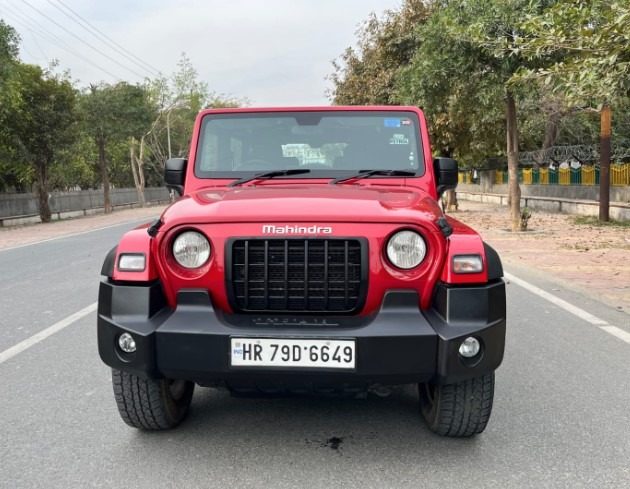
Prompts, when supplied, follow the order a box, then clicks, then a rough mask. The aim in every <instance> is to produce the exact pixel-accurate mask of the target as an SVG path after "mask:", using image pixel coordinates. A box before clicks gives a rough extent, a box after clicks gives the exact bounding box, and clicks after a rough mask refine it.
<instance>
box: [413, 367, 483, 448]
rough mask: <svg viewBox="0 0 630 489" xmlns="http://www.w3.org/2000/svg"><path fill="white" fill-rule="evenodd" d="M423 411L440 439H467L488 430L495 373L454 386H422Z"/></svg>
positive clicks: (421, 404) (421, 401) (432, 429)
mask: <svg viewBox="0 0 630 489" xmlns="http://www.w3.org/2000/svg"><path fill="white" fill-rule="evenodd" d="M418 390H419V394H420V409H421V412H422V415H423V417H424V419H425V420H426V422H427V424H428V425H429V429H431V431H433V432H434V433H437V434H438V435H443V436H454V437H466V436H472V435H476V434H477V433H481V432H483V430H485V429H486V426H487V424H488V420H489V419H490V413H491V412H492V401H493V399H494V372H492V373H490V374H486V375H480V376H479V377H474V378H472V379H468V380H464V381H463V382H457V383H453V384H444V385H436V384H430V383H426V384H419V385H418Z"/></svg>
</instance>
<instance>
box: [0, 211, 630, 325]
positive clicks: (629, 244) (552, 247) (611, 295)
mask: <svg viewBox="0 0 630 489" xmlns="http://www.w3.org/2000/svg"><path fill="white" fill-rule="evenodd" d="M163 208H164V206H155V207H147V208H144V209H142V208H137V209H127V210H121V211H116V212H114V213H113V214H108V215H103V214H100V215H95V216H88V217H82V218H78V219H68V220H64V221H55V222H52V223H49V224H34V225H28V226H22V227H16V228H1V229H0V249H5V248H11V247H14V246H20V245H24V244H28V243H33V242H37V241H42V240H47V239H53V238H58V237H62V236H65V235H69V234H75V233H81V232H85V231H90V230H93V229H98V228H102V227H106V226H112V225H115V224H119V223H124V222H130V228H131V227H132V225H133V224H131V223H132V222H133V221H138V220H141V219H146V220H147V221H148V220H149V219H150V218H152V217H154V216H157V215H159V214H160V213H161V211H162V209H163ZM451 215H452V216H453V217H454V218H456V219H458V220H460V221H462V222H464V223H466V224H468V225H469V226H471V227H472V228H473V229H475V230H477V231H478V232H479V233H481V235H482V236H483V238H484V240H485V241H487V242H488V243H489V244H490V245H491V246H493V247H494V248H495V249H496V250H497V251H498V252H499V254H500V255H501V259H502V260H503V262H504V263H505V264H506V265H511V266H513V267H516V268H519V267H526V268H527V269H528V270H530V271H532V270H534V271H537V272H538V273H540V274H542V275H543V276H545V278H547V279H549V280H552V281H554V282H556V283H559V284H562V285H563V286H565V287H567V288H569V289H573V290H578V291H580V292H582V293H585V294H586V295H588V296H589V297H592V298H595V299H598V300H601V301H602V302H605V303H607V304H609V305H611V306H612V307H615V308H616V309H618V310H620V311H624V312H626V313H628V314H630V227H613V226H595V225H592V224H577V223H576V216H567V215H562V214H548V213H544V212H542V211H534V213H533V216H532V218H531V219H530V221H529V227H530V229H531V230H532V232H529V233H522V234H517V235H514V234H512V233H510V232H508V231H506V230H507V229H508V228H509V214H508V209H507V207H505V206H499V205H494V204H483V203H477V202H471V201H460V210H459V211H456V212H453V213H452V214H451ZM577 219H578V222H580V219H579V218H577ZM583 220H584V219H583V218H582V221H583Z"/></svg>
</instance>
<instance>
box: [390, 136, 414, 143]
mask: <svg viewBox="0 0 630 489" xmlns="http://www.w3.org/2000/svg"><path fill="white" fill-rule="evenodd" d="M389 144H409V138H407V137H405V135H404V134H394V137H391V138H389Z"/></svg>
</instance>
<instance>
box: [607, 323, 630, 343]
mask: <svg viewBox="0 0 630 489" xmlns="http://www.w3.org/2000/svg"><path fill="white" fill-rule="evenodd" d="M600 329H601V330H602V331H606V333H609V334H611V335H613V336H616V337H617V338H619V339H620V340H622V341H625V342H626V343H628V344H630V333H628V332H627V331H624V330H623V329H620V328H618V327H617V326H600Z"/></svg>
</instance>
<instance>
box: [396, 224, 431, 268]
mask: <svg viewBox="0 0 630 489" xmlns="http://www.w3.org/2000/svg"><path fill="white" fill-rule="evenodd" d="M426 254H427V245H426V243H425V242H424V239H422V236H420V235H419V234H418V233H416V232H414V231H400V232H398V233H396V234H394V235H393V236H392V237H391V238H389V241H388V242H387V258H389V261H391V262H392V264H393V265H394V266H396V267H398V268H402V269H404V270H409V269H410V268H414V267H417V266H418V265H420V263H422V260H424V257H425V256H426Z"/></svg>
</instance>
